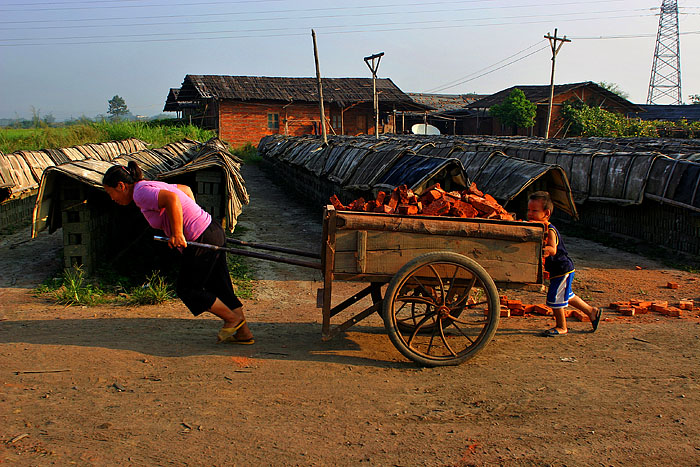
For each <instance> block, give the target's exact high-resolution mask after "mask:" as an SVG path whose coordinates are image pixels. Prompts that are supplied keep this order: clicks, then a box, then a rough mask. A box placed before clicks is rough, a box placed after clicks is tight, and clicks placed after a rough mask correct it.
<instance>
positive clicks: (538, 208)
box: [527, 191, 603, 337]
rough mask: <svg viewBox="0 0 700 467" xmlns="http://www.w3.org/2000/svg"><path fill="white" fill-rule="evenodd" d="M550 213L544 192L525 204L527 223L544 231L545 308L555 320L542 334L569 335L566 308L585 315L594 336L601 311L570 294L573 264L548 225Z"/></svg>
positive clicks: (551, 204) (550, 205)
mask: <svg viewBox="0 0 700 467" xmlns="http://www.w3.org/2000/svg"><path fill="white" fill-rule="evenodd" d="M553 210H554V204H553V203H552V199H551V198H550V197H549V193H547V192H546V191H537V192H535V193H533V194H532V195H530V198H529V202H528V203H527V220H529V221H534V222H542V223H543V224H544V225H545V229H546V234H545V242H544V249H543V255H544V257H545V260H544V269H545V271H547V272H548V273H549V290H548V291H547V306H549V307H550V308H551V309H552V310H553V311H554V319H555V320H556V325H555V327H553V328H552V329H548V330H547V331H545V332H544V333H543V334H544V335H545V336H549V337H557V336H563V335H564V334H566V333H567V332H568V330H567V328H566V316H564V308H566V307H567V306H568V305H572V306H573V307H574V308H578V309H579V310H581V311H582V312H584V313H586V315H588V317H589V318H590V319H591V324H592V325H593V332H595V330H596V329H598V324H599V323H600V317H601V316H602V315H603V311H602V310H601V309H599V308H597V307H592V306H590V305H589V304H588V303H586V302H584V301H583V300H582V299H581V298H580V297H577V296H576V295H574V293H573V292H572V291H571V283H572V282H573V280H574V262H573V261H571V258H569V254H568V252H567V251H566V247H565V246H564V242H563V241H562V238H561V236H560V235H559V231H558V230H557V229H556V227H554V226H553V225H552V224H550V223H549V218H550V216H551V215H552V211H553Z"/></svg>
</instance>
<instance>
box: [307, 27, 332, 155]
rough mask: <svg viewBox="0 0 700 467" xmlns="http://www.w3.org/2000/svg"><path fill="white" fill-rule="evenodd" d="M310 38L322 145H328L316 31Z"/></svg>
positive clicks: (312, 32) (312, 31)
mask: <svg viewBox="0 0 700 467" xmlns="http://www.w3.org/2000/svg"><path fill="white" fill-rule="evenodd" d="M311 37H312V38H313V40H314V61H315V62H316V84H317V85H318V106H319V108H320V110H321V134H322V135H323V144H328V135H327V134H326V111H325V110H324V108H323V85H322V84H321V69H320V68H319V66H318V48H316V31H314V30H313V29H312V30H311Z"/></svg>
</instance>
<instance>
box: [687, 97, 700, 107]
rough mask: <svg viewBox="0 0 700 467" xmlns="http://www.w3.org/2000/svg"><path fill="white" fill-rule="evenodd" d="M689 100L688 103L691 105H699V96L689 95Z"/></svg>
mask: <svg viewBox="0 0 700 467" xmlns="http://www.w3.org/2000/svg"><path fill="white" fill-rule="evenodd" d="M688 97H689V98H690V103H691V104H693V105H698V104H700V94H691V95H690V96H688Z"/></svg>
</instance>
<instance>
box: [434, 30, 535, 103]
mask: <svg viewBox="0 0 700 467" xmlns="http://www.w3.org/2000/svg"><path fill="white" fill-rule="evenodd" d="M541 43H542V41H538V42H536V43H534V44H532V45H531V46H529V47H526V48H524V49H523V50H520V51H518V52H516V53H514V54H513V55H510V56H508V57H506V58H504V59H503V60H499V61H498V62H496V63H492V64H491V65H489V66H487V67H485V68H482V69H480V70H476V71H474V72H472V73H469V74H468V75H466V76H461V77H459V78H456V79H454V80H452V81H449V82H447V83H444V84H441V85H439V86H435V87H434V88H431V89H428V90H427V91H425V92H427V93H430V92H436V91H442V90H443V89H449V88H451V87H454V86H457V85H459V84H462V83H461V82H459V83H458V81H461V80H464V79H466V78H469V77H471V76H473V75H475V74H477V73H480V72H482V71H484V70H488V69H489V68H491V67H493V66H496V65H498V64H499V63H503V62H505V61H506V60H510V59H511V58H513V57H517V56H518V55H520V54H521V53H523V52H527V51H528V50H530V49H531V48H533V47H537V46H538V45H540V44H541ZM454 83H456V84H454ZM452 84H454V86H452Z"/></svg>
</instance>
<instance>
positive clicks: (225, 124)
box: [218, 101, 374, 147]
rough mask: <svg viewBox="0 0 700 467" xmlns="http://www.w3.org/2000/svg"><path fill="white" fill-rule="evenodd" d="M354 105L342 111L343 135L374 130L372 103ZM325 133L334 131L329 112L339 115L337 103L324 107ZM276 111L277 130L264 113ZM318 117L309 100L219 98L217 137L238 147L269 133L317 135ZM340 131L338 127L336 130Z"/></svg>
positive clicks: (255, 142)
mask: <svg viewBox="0 0 700 467" xmlns="http://www.w3.org/2000/svg"><path fill="white" fill-rule="evenodd" d="M368 105H369V106H370V108H369V109H367V106H366V105H362V106H357V107H353V108H352V109H350V110H348V111H346V112H344V114H343V127H344V134H346V135H358V134H367V131H368V126H369V130H370V133H371V134H373V133H374V128H373V126H372V109H371V103H370V104H368ZM324 110H325V113H326V118H327V119H328V120H327V122H328V123H327V124H328V127H326V128H327V132H328V134H333V132H332V131H331V129H330V123H331V122H332V115H340V113H341V110H340V108H339V107H337V106H333V105H330V106H327V107H325V109H324ZM270 113H276V114H278V115H279V129H276V130H275V129H270V128H268V120H267V115H268V114H270ZM319 123H320V118H319V109H318V105H316V104H310V103H300V104H292V105H288V106H286V107H285V104H281V103H278V102H240V101H221V102H220V103H219V123H218V127H219V138H221V139H223V140H224V141H226V142H228V143H229V144H230V145H231V146H233V147H237V146H241V145H243V144H245V143H252V144H253V145H257V144H258V142H259V141H260V139H261V138H263V137H264V136H267V135H272V134H278V133H279V134H286V135H289V136H302V135H312V134H320V131H321V130H320V126H319ZM335 131H336V133H337V134H340V133H341V131H340V128H337V129H335Z"/></svg>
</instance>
